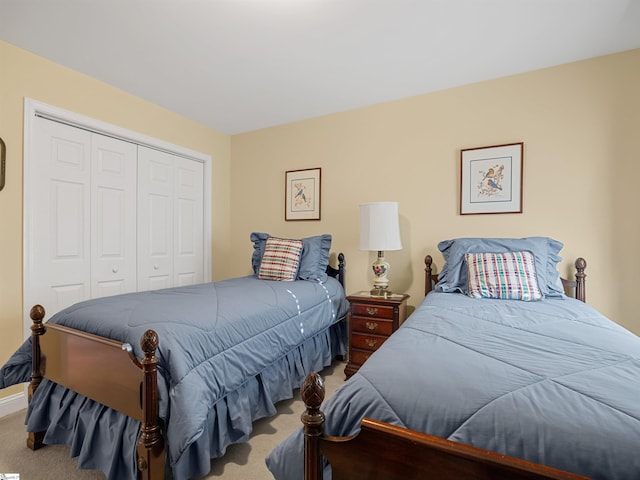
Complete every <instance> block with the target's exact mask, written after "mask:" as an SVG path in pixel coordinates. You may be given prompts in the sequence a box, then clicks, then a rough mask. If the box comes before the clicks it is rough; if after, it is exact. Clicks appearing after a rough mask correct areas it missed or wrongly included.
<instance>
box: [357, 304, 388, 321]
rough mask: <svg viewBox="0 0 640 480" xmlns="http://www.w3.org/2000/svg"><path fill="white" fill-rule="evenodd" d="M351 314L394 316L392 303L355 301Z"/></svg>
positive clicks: (380, 316) (360, 315) (379, 316)
mask: <svg viewBox="0 0 640 480" xmlns="http://www.w3.org/2000/svg"><path fill="white" fill-rule="evenodd" d="M351 315H353V316H359V317H377V318H388V319H389V320H391V319H392V318H393V306H392V305H371V304H369V305H363V304H361V303H354V304H353V305H351Z"/></svg>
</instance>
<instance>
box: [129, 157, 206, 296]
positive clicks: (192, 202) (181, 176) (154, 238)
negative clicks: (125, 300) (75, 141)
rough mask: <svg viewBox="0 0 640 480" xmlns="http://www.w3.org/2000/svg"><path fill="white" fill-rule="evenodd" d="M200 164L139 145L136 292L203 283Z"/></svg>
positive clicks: (202, 193) (201, 169) (201, 172)
mask: <svg viewBox="0 0 640 480" xmlns="http://www.w3.org/2000/svg"><path fill="white" fill-rule="evenodd" d="M203 172H204V169H203V164H202V163H201V162H198V161H195V160H190V159H186V158H183V157H180V156H177V155H172V154H170V153H166V152H163V151H160V150H155V149H152V148H148V147H143V146H140V147H138V290H139V291H142V290H155V289H159V288H168V287H172V286H181V285H190V284H194V283H201V282H202V281H203V278H204V263H203V248H204V221H203V215H204V207H203V206H204V203H203V201H204V189H203V187H204V184H203Z"/></svg>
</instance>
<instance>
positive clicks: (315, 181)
mask: <svg viewBox="0 0 640 480" xmlns="http://www.w3.org/2000/svg"><path fill="white" fill-rule="evenodd" d="M321 182H322V169H321V168H307V169H304V170H289V171H287V172H285V196H284V199H285V200H284V219H285V220H286V221H296V220H320V207H321V205H320V202H321Z"/></svg>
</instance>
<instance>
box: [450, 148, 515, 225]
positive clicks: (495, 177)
mask: <svg viewBox="0 0 640 480" xmlns="http://www.w3.org/2000/svg"><path fill="white" fill-rule="evenodd" d="M523 154H524V143H522V142H520V143H510V144H506V145H495V146H491V147H480V148H467V149H464V150H460V215H474V214H483V213H522V170H523V169H522V163H523Z"/></svg>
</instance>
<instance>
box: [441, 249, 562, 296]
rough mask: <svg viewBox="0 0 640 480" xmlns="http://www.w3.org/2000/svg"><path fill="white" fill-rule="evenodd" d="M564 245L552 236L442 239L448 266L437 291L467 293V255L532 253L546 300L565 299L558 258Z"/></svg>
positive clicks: (443, 272)
mask: <svg viewBox="0 0 640 480" xmlns="http://www.w3.org/2000/svg"><path fill="white" fill-rule="evenodd" d="M563 246H564V245H563V244H562V243H561V242H559V241H557V240H554V239H552V238H549V237H525V238H456V239H452V240H443V241H442V242H440V243H439V244H438V249H439V250H440V252H442V255H443V256H444V260H445V264H444V266H443V267H442V271H441V272H440V273H439V274H438V283H437V284H436V286H435V289H434V290H435V291H436V292H445V293H447V292H461V293H464V294H467V293H468V283H469V281H468V278H467V266H466V264H465V260H464V255H465V254H466V253H505V252H521V251H528V252H531V253H532V254H533V256H534V258H535V265H536V276H537V279H538V287H539V288H540V291H541V292H542V295H543V296H545V297H560V298H561V297H563V296H564V289H563V287H562V280H561V279H560V272H558V267H557V265H558V263H559V262H560V261H561V260H562V257H560V256H559V255H558V253H559V252H560V250H561V249H562V247H563Z"/></svg>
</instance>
